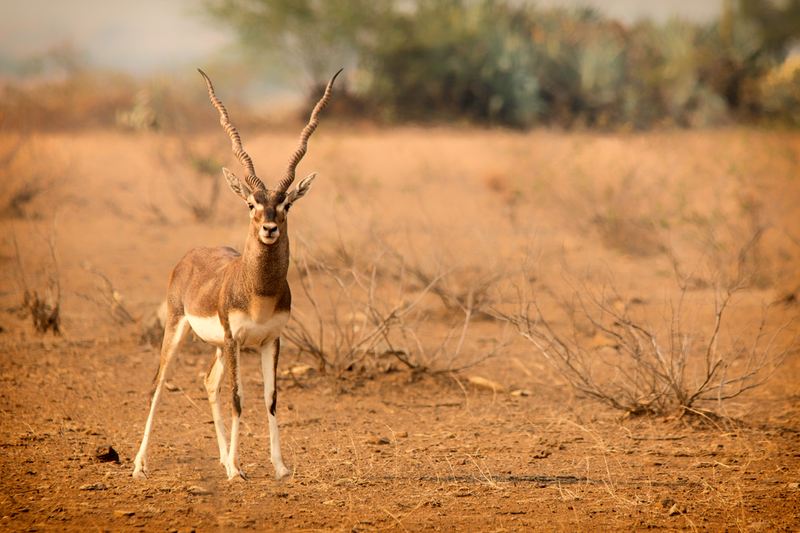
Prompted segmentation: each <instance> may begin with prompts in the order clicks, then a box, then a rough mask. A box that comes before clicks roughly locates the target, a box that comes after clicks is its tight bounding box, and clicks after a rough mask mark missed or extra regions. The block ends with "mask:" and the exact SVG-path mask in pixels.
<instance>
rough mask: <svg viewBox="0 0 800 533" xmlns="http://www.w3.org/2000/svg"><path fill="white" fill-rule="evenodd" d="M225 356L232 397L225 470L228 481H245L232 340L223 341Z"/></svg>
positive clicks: (239, 396)
mask: <svg viewBox="0 0 800 533" xmlns="http://www.w3.org/2000/svg"><path fill="white" fill-rule="evenodd" d="M223 351H224V355H225V364H227V365H228V367H229V368H230V370H231V389H232V392H233V397H232V399H231V411H232V418H231V442H230V448H229V449H228V457H227V458H226V460H225V470H227V472H228V479H234V478H236V477H237V476H239V477H241V478H242V479H247V477H246V476H245V475H244V472H242V469H241V468H239V419H240V418H241V416H242V378H241V375H240V373H239V343H238V342H237V341H235V340H234V339H233V338H230V337H228V338H226V339H225V347H224V349H223Z"/></svg>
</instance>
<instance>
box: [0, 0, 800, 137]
mask: <svg viewBox="0 0 800 533" xmlns="http://www.w3.org/2000/svg"><path fill="white" fill-rule="evenodd" d="M0 15H2V16H0V91H2V95H3V98H2V101H1V102H0V120H2V127H4V128H25V127H32V128H56V129H57V128H64V127H69V128H72V127H78V126H108V125H114V126H119V127H123V128H134V129H148V128H151V129H158V128H161V129H170V128H177V127H187V126H196V125H197V124H194V122H196V121H197V120H198V119H197V117H195V115H196V114H195V113H192V112H191V111H192V109H194V107H193V106H194V105H195V104H199V101H198V99H203V98H205V96H204V94H202V92H201V91H197V90H195V89H196V88H197V85H198V83H197V75H196V73H195V71H194V69H195V67H198V66H203V67H204V68H205V69H207V70H208V71H209V72H210V73H211V74H212V75H213V76H214V79H218V80H222V79H224V80H225V86H226V93H227V94H228V96H227V99H228V101H230V100H231V98H239V103H242V104H248V105H249V106H251V107H252V109H253V114H252V115H251V118H252V120H253V121H256V122H258V121H260V120H266V121H270V120H271V121H282V120H285V119H286V118H291V117H293V116H294V114H293V113H291V112H290V113H288V114H287V110H292V109H295V110H296V109H297V107H298V106H299V105H302V104H305V103H306V102H307V101H308V100H311V99H313V98H315V97H316V96H317V94H318V92H319V90H320V88H321V86H322V84H324V82H325V81H326V80H327V78H328V77H329V76H330V75H331V74H332V73H333V72H335V71H336V70H337V69H338V68H339V67H341V66H344V67H346V71H345V79H344V82H345V83H344V84H343V85H342V88H343V89H344V91H346V95H345V96H343V97H340V98H339V99H338V100H337V105H338V106H339V112H338V113H337V115H338V116H343V115H342V114H343V113H347V114H349V115H350V116H358V117H363V118H365V119H367V120H371V121H378V122H381V123H402V122H408V121H413V122H415V123H441V122H467V123H473V124H479V125H491V126H508V127H513V128H529V127H534V126H556V127H560V128H632V129H645V128H652V127H660V126H679V127H706V126H716V125H720V124H730V123H733V122H736V123H740V122H746V123H759V124H764V123H768V124H780V125H790V126H797V125H800V57H798V55H799V54H798V49H800V45H798V43H799V42H800V41H798V38H799V37H800V0H705V1H703V2H695V1H690V0H672V1H665V2H658V3H653V2H639V1H636V0H615V1H600V0H561V1H557V0H547V1H545V0H542V1H538V2H528V1H524V0H517V1H513V0H508V1H494V2H492V1H478V0H430V1H425V2H421V1H414V0H375V1H372V0H351V1H336V2H319V1H315V0H297V1H286V0H177V1H172V2H166V3H165V2H157V1H154V0H144V1H137V2H130V1H116V2H106V1H102V0H76V1H73V2H68V3H67V2H49V1H46V0H29V1H26V2H13V1H9V0H4V1H3V2H1V3H0ZM203 105H204V104H203ZM203 116H204V117H205V119H208V120H207V122H203V121H201V123H204V124H205V123H207V124H208V125H213V121H212V119H211V118H210V117H208V116H207V114H203ZM240 122H241V119H240Z"/></svg>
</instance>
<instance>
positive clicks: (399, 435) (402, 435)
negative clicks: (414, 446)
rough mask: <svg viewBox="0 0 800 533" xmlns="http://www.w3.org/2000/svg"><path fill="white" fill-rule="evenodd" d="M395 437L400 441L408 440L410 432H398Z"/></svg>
mask: <svg viewBox="0 0 800 533" xmlns="http://www.w3.org/2000/svg"><path fill="white" fill-rule="evenodd" d="M394 436H395V437H397V438H398V439H407V438H408V431H398V432H397V433H395V434H394Z"/></svg>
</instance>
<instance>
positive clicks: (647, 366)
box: [496, 278, 796, 414]
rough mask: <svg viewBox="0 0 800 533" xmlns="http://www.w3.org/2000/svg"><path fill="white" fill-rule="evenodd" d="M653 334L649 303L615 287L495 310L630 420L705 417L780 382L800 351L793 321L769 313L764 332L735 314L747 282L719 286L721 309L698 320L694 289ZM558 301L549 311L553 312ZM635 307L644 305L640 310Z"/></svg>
mask: <svg viewBox="0 0 800 533" xmlns="http://www.w3.org/2000/svg"><path fill="white" fill-rule="evenodd" d="M678 283H679V291H678V296H677V298H676V299H675V300H671V301H669V302H667V305H666V307H667V309H668V313H667V315H666V316H665V317H664V319H663V320H662V321H661V323H660V324H659V325H658V326H656V327H653V326H651V324H650V321H649V320H648V318H647V317H646V316H645V315H646V313H645V310H644V309H643V308H642V307H643V306H638V305H637V304H641V303H642V302H641V301H639V300H637V299H629V300H626V299H624V298H623V297H621V296H620V294H619V293H618V292H617V291H616V290H615V289H614V287H613V286H612V287H607V288H603V289H600V290H599V291H592V290H591V289H590V288H588V287H587V286H585V285H580V286H579V287H577V288H576V287H573V291H572V294H571V296H570V297H569V299H566V298H563V297H560V296H558V295H556V294H554V292H553V291H550V290H544V291H542V292H540V293H538V294H533V295H532V294H526V293H525V292H524V291H520V292H519V308H518V310H517V311H516V312H513V313H504V312H500V311H497V312H496V314H497V316H498V317H499V318H501V319H503V320H506V321H508V322H510V323H512V324H513V325H514V326H516V328H517V331H518V332H519V334H520V335H521V336H522V337H523V338H525V339H526V340H527V341H529V342H530V343H531V344H532V345H533V346H535V347H536V349H537V350H539V351H540V352H541V353H542V354H543V355H544V356H545V357H546V358H547V360H548V361H549V362H550V363H551V365H552V366H553V367H554V368H555V369H556V370H557V371H558V372H559V373H560V374H561V375H562V376H563V377H564V378H565V379H566V380H567V381H568V382H569V384H570V385H572V386H573V387H574V388H575V389H577V390H578V391H580V392H581V393H583V394H586V395H587V396H590V397H592V398H595V399H597V400H599V401H601V402H603V403H605V404H607V405H610V406H611V407H613V408H616V409H620V410H623V411H625V412H627V413H631V414H667V413H671V412H676V411H677V412H681V413H686V412H697V408H698V404H699V403H708V402H712V401H714V402H717V403H718V404H721V403H722V402H723V401H725V400H729V399H731V398H735V397H737V396H739V395H741V394H742V393H744V392H746V391H748V390H751V389H754V388H756V387H758V386H760V385H762V384H764V383H765V381H766V380H767V379H768V378H769V377H770V376H771V375H772V373H773V372H774V371H775V369H776V368H777V367H778V365H779V364H780V363H781V362H782V361H783V359H784V358H785V356H786V355H787V354H788V353H789V352H790V351H791V350H792V349H794V347H795V340H796V339H795V338H791V339H789V340H787V338H786V337H787V333H789V332H790V331H791V330H790V329H789V327H790V324H791V321H789V322H786V323H783V324H781V325H773V324H772V323H771V322H770V321H769V320H768V318H769V315H768V311H769V308H768V307H764V308H763V309H762V313H761V317H760V319H759V320H758V323H757V324H756V325H753V324H747V325H746V326H743V325H742V323H741V317H737V316H736V314H735V311H734V307H735V305H734V303H735V301H736V298H737V296H739V295H741V294H743V292H744V290H745V289H746V288H747V285H746V283H745V281H744V280H743V278H740V279H739V280H738V281H737V282H736V283H735V284H732V285H727V286H721V285H718V286H717V288H716V289H715V291H714V304H713V310H712V311H711V312H708V311H707V310H706V311H704V312H703V314H702V315H701V317H705V318H696V317H693V316H691V313H690V311H689V309H688V308H689V304H688V302H687V294H688V287H687V285H686V284H682V283H681V282H680V280H679V281H678ZM551 304H554V305H553V306H551V307H547V308H548V311H544V309H545V306H546V305H551ZM637 307H638V308H639V309H638V311H637Z"/></svg>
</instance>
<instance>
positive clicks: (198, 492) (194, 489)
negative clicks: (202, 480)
mask: <svg viewBox="0 0 800 533" xmlns="http://www.w3.org/2000/svg"><path fill="white" fill-rule="evenodd" d="M186 492H188V493H189V494H191V495H192V496H207V495H208V494H211V491H210V490H208V489H207V488H205V487H201V486H200V485H192V486H191V487H189V488H188V489H186Z"/></svg>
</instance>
